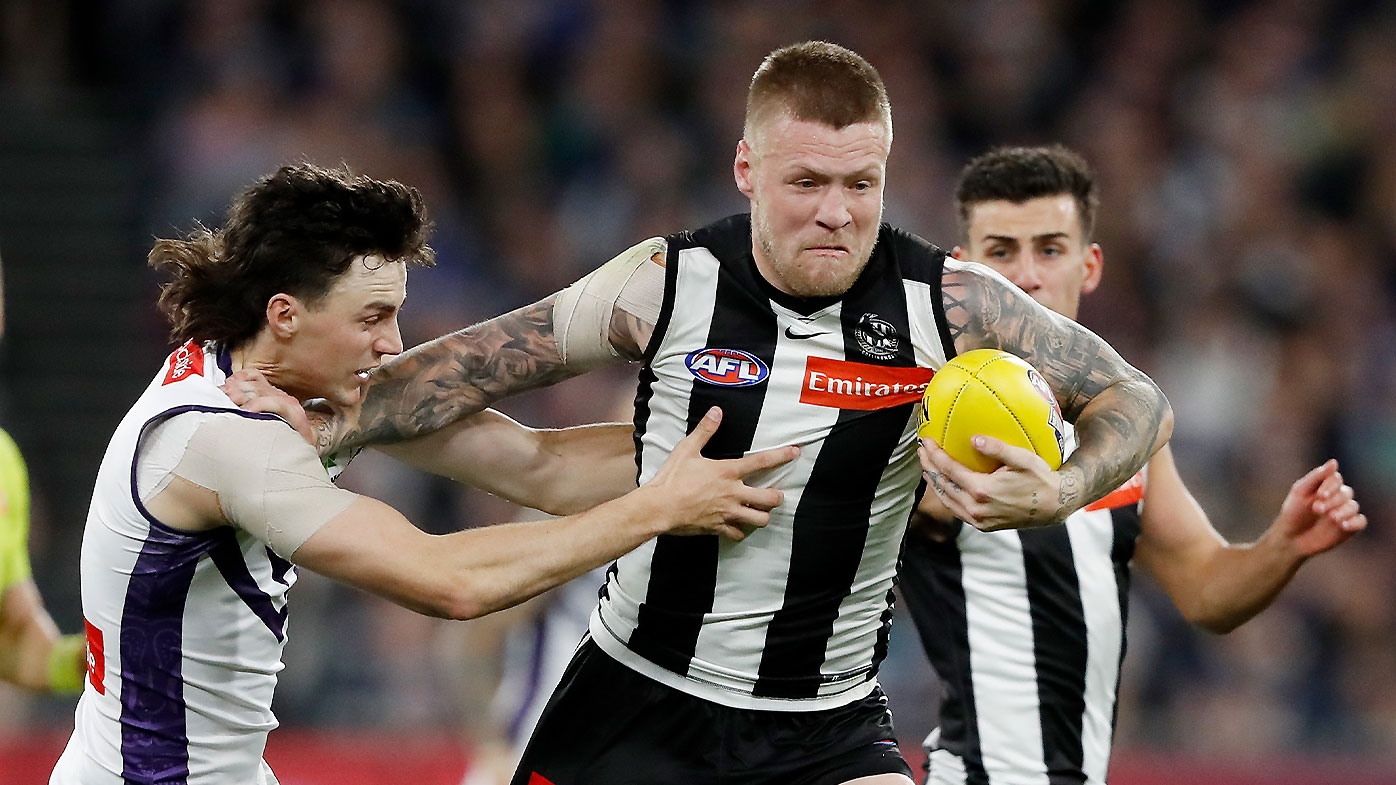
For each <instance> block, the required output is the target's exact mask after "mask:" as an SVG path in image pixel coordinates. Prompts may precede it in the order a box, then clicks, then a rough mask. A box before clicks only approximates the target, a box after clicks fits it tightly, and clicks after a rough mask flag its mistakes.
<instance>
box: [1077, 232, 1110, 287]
mask: <svg viewBox="0 0 1396 785" xmlns="http://www.w3.org/2000/svg"><path fill="white" fill-rule="evenodd" d="M1104 271H1105V254H1104V253H1103V252H1102V251H1101V250H1100V243H1091V247H1090V248H1087V249H1086V277H1085V279H1084V280H1082V281H1081V294H1090V293H1091V292H1094V291H1095V289H1096V287H1097V286H1100V276H1101V274H1102V273H1104Z"/></svg>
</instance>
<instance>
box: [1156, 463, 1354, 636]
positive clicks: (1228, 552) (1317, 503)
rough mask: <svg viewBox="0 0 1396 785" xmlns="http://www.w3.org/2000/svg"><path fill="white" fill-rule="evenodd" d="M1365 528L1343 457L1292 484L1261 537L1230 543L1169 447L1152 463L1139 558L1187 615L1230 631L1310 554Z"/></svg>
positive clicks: (1263, 605) (1259, 607) (1262, 605)
mask: <svg viewBox="0 0 1396 785" xmlns="http://www.w3.org/2000/svg"><path fill="white" fill-rule="evenodd" d="M1366 525H1367V518H1366V516H1365V515H1363V514H1362V513H1361V511H1360V509H1359V507H1358V503H1357V500H1356V499H1355V498H1354V496H1353V490H1352V488H1351V487H1350V486H1348V485H1347V484H1345V483H1344V482H1343V476H1342V474H1341V473H1340V472H1339V471H1338V462H1337V461H1334V460H1329V461H1326V462H1325V463H1323V464H1322V465H1321V466H1318V467H1315V468H1314V469H1312V470H1310V471H1309V472H1308V473H1307V474H1305V475H1304V476H1303V477H1301V478H1299V479H1298V480H1296V481H1295V482H1294V484H1293V485H1292V486H1290V489H1289V493H1288V494H1287V495H1286V496H1285V499H1284V502H1283V504H1281V505H1280V511H1279V514H1278V515H1277V516H1276V517H1275V520H1274V522H1273V523H1271V525H1270V528H1269V529H1267V530H1266V532H1265V534H1264V535H1262V536H1261V537H1260V539H1258V540H1256V541H1255V542H1254V543H1250V544H1246V545H1232V544H1229V543H1227V542H1226V541H1225V540H1224V539H1223V538H1222V537H1221V536H1220V535H1219V534H1217V532H1216V530H1215V529H1214V528H1213V527H1212V524H1211V522H1210V521H1209V520H1208V518H1207V514H1206V512H1205V511H1203V509H1202V507H1201V506H1200V505H1199V504H1198V503H1197V501H1196V500H1195V499H1194V498H1193V496H1192V494H1191V493H1189V492H1188V489H1187V487H1186V486H1185V485H1184V484H1183V481H1182V478H1181V477H1179V476H1178V469H1177V467H1176V465H1175V464H1174V462H1173V456H1172V454H1171V451H1170V450H1169V449H1168V448H1167V447H1164V449H1162V450H1160V451H1159V453H1158V455H1156V456H1155V457H1154V459H1153V460H1152V461H1150V463H1149V480H1148V483H1147V484H1146V485H1145V491H1144V508H1143V512H1142V519H1141V524H1140V535H1139V542H1138V545H1137V547H1136V551H1135V560H1136V561H1137V562H1138V563H1139V564H1140V566H1142V567H1143V568H1144V569H1146V570H1148V571H1149V572H1150V573H1151V574H1152V575H1153V576H1154V577H1155V578H1156V579H1157V580H1158V582H1159V584H1160V585H1161V586H1163V588H1164V590H1165V591H1167V592H1168V595H1169V597H1171V598H1172V600H1173V604H1174V605H1176V606H1177V607H1178V610H1179V611H1180V612H1181V613H1182V614H1183V616H1184V618H1186V619H1187V620H1188V621H1189V622H1192V623H1193V624H1197V625H1199V626H1201V627H1203V628H1205V629H1207V630H1210V631H1212V632H1217V633H1226V632H1230V631H1232V630H1234V629H1236V628H1237V627H1239V626H1240V625H1242V624H1244V623H1246V622H1247V621H1249V620H1250V619H1251V618H1253V617H1254V616H1255V615H1256V614H1258V613H1260V612H1261V611H1262V610H1264V609H1265V608H1267V607H1269V605H1270V603H1271V602H1273V601H1274V599H1275V597H1276V596H1278V595H1279V593H1280V591H1281V590H1283V589H1284V587H1285V586H1286V585H1288V583H1289V581H1290V579H1291V578H1293V577H1294V575H1295V573H1296V572H1297V571H1298V570H1299V567H1300V566H1301V565H1302V564H1303V563H1304V562H1305V561H1308V559H1309V558H1310V557H1312V556H1315V555H1317V554H1320V553H1324V552H1326V551H1328V550H1331V549H1333V548H1335V547H1337V546H1338V545H1341V544H1342V543H1344V542H1346V541H1347V540H1348V539H1349V538H1351V537H1352V536H1353V535H1354V534H1356V533H1357V532H1359V531H1361V530H1362V529H1364V528H1366Z"/></svg>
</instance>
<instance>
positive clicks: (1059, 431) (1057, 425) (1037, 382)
mask: <svg viewBox="0 0 1396 785" xmlns="http://www.w3.org/2000/svg"><path fill="white" fill-rule="evenodd" d="M1028 381H1029V382H1030V383H1032V386H1033V389H1034V390H1037V394H1038V395H1041V396H1042V397H1043V398H1044V399H1045V400H1046V401H1047V403H1049V404H1051V406H1052V408H1051V410H1050V411H1048V412H1047V424H1048V425H1050V426H1052V432H1053V433H1055V434H1056V436H1057V452H1059V453H1063V455H1064V454H1065V450H1066V427H1065V426H1064V425H1062V407H1061V406H1060V405H1058V404H1057V396H1055V395H1053V394H1052V386H1051V385H1050V384H1048V383H1047V380H1046V379H1044V378H1043V377H1042V374H1040V373H1038V372H1037V369H1036V368H1029V369H1028Z"/></svg>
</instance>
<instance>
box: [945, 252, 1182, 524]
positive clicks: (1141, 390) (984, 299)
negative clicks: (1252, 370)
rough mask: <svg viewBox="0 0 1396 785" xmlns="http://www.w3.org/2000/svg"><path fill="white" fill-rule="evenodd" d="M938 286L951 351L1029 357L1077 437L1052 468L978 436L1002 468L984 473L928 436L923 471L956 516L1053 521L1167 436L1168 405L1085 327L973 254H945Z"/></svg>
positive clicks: (1122, 475)
mask: <svg viewBox="0 0 1396 785" xmlns="http://www.w3.org/2000/svg"><path fill="white" fill-rule="evenodd" d="M941 290H942V297H943V302H944V305H945V315H946V320H947V322H948V324H949V327H950V333H951V337H952V338H953V339H954V341H955V349H956V351H959V352H966V351H969V350H971V349H983V348H992V349H1002V350H1004V351H1007V352H1011V353H1013V354H1016V355H1018V356H1019V357H1022V358H1023V359H1025V360H1027V361H1028V362H1029V363H1031V364H1032V365H1033V367H1035V368H1037V369H1038V371H1040V372H1041V373H1042V375H1043V377H1045V378H1046V379H1047V382H1048V384H1049V385H1051V387H1052V390H1053V392H1055V393H1056V396H1057V400H1058V402H1059V403H1060V404H1061V407H1062V413H1063V414H1064V415H1065V417H1066V419H1067V420H1069V421H1071V422H1073V423H1075V425H1076V438H1077V443H1078V446H1077V449H1076V451H1075V452H1074V453H1072V454H1071V457H1070V458H1069V459H1067V461H1066V462H1065V463H1063V464H1062V466H1061V468H1060V469H1059V470H1057V471H1056V472H1051V471H1050V470H1049V469H1048V468H1047V464H1046V463H1045V462H1044V461H1042V460H1041V459H1040V458H1037V457H1036V456H1034V455H1032V453H1031V452H1029V451H1027V450H1018V449H1017V448H1013V447H1009V446H1007V445H1004V444H1002V443H1001V442H998V441H997V440H986V442H985V445H984V446H985V448H987V449H983V450H981V451H983V452H986V453H989V454H994V455H995V456H996V457H999V458H1000V460H1003V461H1004V463H1005V464H1006V465H1007V466H1008V467H1009V469H1010V471H1006V472H994V473H992V474H976V473H975V472H970V471H968V470H967V469H965V467H964V466H962V465H960V464H959V463H956V462H955V461H954V460H953V459H951V458H950V457H949V456H948V455H946V454H945V453H944V451H943V450H940V449H939V448H937V447H936V446H935V445H934V443H929V444H928V445H927V448H928V449H927V452H928V453H929V455H928V459H929V464H930V466H928V475H930V477H929V479H930V480H931V482H932V486H933V488H934V489H935V491H936V493H937V495H938V496H939V497H940V498H941V499H942V501H944V502H945V503H946V504H947V506H949V507H950V508H951V510H953V511H954V512H955V513H956V515H957V516H958V517H961V518H964V519H965V520H967V521H969V522H970V523H972V524H974V525H976V526H979V527H980V528H986V529H987V528H1006V527H1014V526H1023V525H1032V524H1040V523H1052V522H1057V521H1061V520H1063V519H1065V518H1066V516H1067V515H1070V514H1071V513H1072V512H1075V511H1076V510H1078V509H1080V508H1081V507H1084V506H1085V505H1086V504H1088V503H1089V502H1091V501H1093V500H1095V499H1098V498H1100V497H1101V496H1104V495H1105V494H1106V493H1109V492H1110V491H1111V490H1114V489H1115V488H1116V487H1118V486H1119V485H1120V484H1121V483H1123V482H1124V481H1125V480H1127V479H1129V478H1130V477H1131V476H1133V474H1134V473H1135V472H1137V471H1138V470H1139V469H1140V468H1141V467H1143V465H1144V464H1145V462H1147V461H1148V459H1149V457H1150V456H1151V455H1153V454H1154V453H1155V452H1156V451H1157V450H1158V449H1159V448H1160V447H1162V446H1163V444H1164V443H1165V442H1167V441H1168V437H1169V435H1171V433H1172V431H1173V412H1172V409H1170V408H1169V405H1168V401H1167V399H1165V398H1164V396H1163V393H1162V391H1160V390H1159V388H1158V386H1157V385H1155V384H1154V383H1153V381H1152V380H1150V379H1149V377H1147V376H1145V375H1144V374H1143V373H1140V372H1139V371H1138V370H1136V369H1135V368H1133V367H1132V366H1130V365H1129V364H1128V363H1126V362H1125V361H1124V360H1123V359H1122V358H1121V357H1120V355H1119V354H1118V353H1116V352H1115V350H1114V349H1112V348H1110V346H1109V344H1107V343H1105V342H1104V341H1102V340H1101V339H1100V338H1099V337H1098V336H1096V335H1095V334H1094V333H1092V332H1091V331H1090V330H1087V329H1086V328H1084V327H1082V326H1080V325H1079V324H1076V323H1075V322H1073V321H1072V320H1070V319H1068V318H1066V317H1064V316H1061V315H1059V314H1056V313H1054V312H1052V311H1051V310H1048V309H1047V308H1046V307H1044V306H1042V305H1040V304H1038V303H1037V302H1036V301H1034V300H1033V299H1032V298H1031V297H1029V296H1028V295H1027V294H1025V293H1024V292H1023V291H1022V290H1021V289H1019V288H1018V287H1016V286H1014V285H1013V284H1011V283H1009V282H1008V280H1007V279H1005V278H1003V277H1002V276H1000V275H999V274H998V273H995V272H993V271H992V270H990V269H989V268H987V267H985V266H983V265H979V264H975V263H973V262H968V263H966V262H957V261H951V260H947V261H946V264H945V272H944V274H943V275H942V278H941ZM976 446H978V445H976ZM1034 459H1035V463H1034ZM1039 464H1040V465H1039ZM966 516H968V517H966Z"/></svg>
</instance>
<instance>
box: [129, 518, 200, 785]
mask: <svg viewBox="0 0 1396 785" xmlns="http://www.w3.org/2000/svg"><path fill="white" fill-rule="evenodd" d="M213 542H214V541H213V540H212V539H211V538H208V537H202V536H198V535H194V536H189V535H184V534H181V533H179V532H174V531H170V530H167V529H163V528H156V527H151V530H150V535H149V536H148V537H147V538H146V541H145V545H144V546H143V547H142V548H141V554H140V556H138V557H137V558H136V563H135V566H133V567H132V568H131V579H130V582H129V583H128V584H127V589H126V604H125V607H124V609H123V611H122V616H121V763H122V777H123V778H125V780H126V782H127V783H139V784H140V785H166V784H170V785H172V784H173V783H182V782H185V781H186V780H187V779H188V777H189V739H188V737H187V736H186V735H185V725H184V711H185V705H184V675H183V665H182V663H183V643H184V629H183V626H184V606H185V602H186V600H187V599H188V596H189V586H190V584H191V583H192V582H193V580H194V568H195V567H196V566H197V565H198V563H199V559H200V557H202V555H203V554H204V553H205V552H207V551H208V549H209V548H210V547H211V546H212V545H213Z"/></svg>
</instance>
